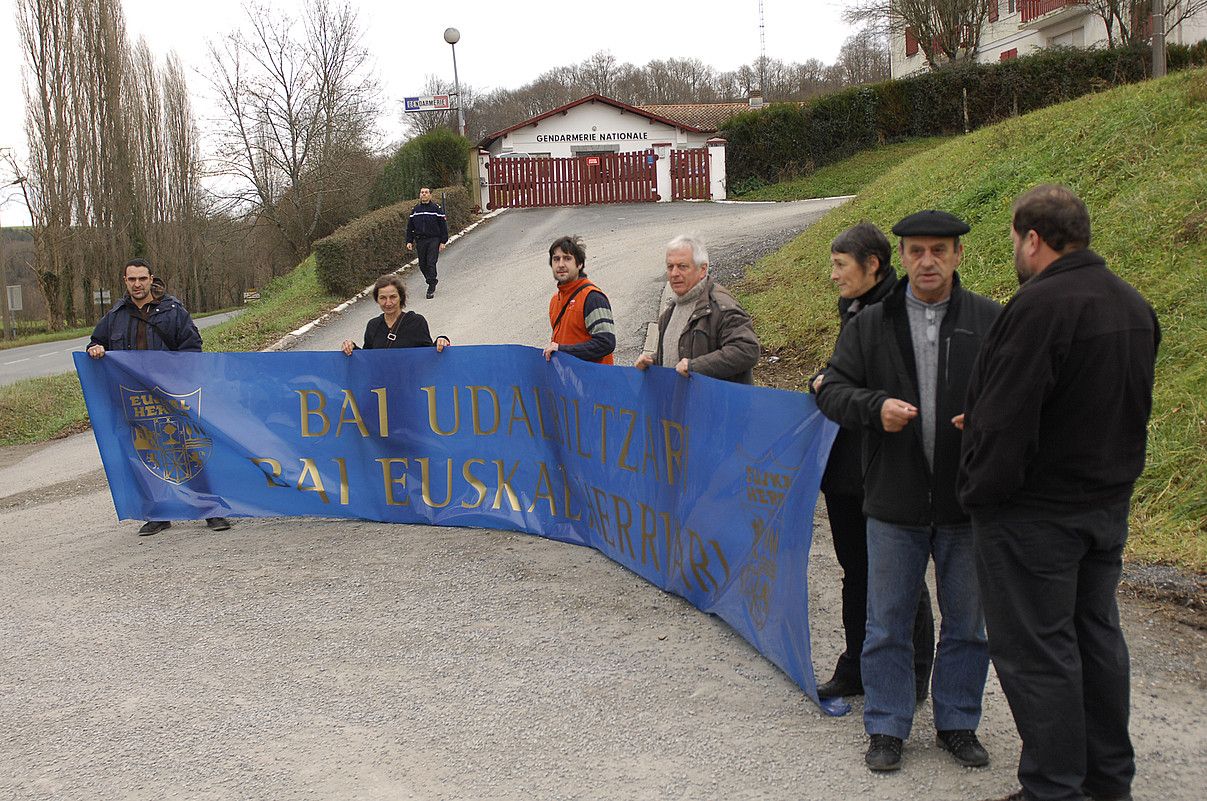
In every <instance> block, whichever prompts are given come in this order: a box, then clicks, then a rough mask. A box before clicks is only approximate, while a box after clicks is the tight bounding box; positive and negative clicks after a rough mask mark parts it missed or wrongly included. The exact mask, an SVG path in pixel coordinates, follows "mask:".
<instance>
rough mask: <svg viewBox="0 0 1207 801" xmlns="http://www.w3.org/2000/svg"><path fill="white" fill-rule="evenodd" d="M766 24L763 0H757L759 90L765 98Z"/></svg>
mask: <svg viewBox="0 0 1207 801" xmlns="http://www.w3.org/2000/svg"><path fill="white" fill-rule="evenodd" d="M766 29H767V26H766V25H765V24H764V23H763V0H759V92H760V93H761V94H762V95H763V99H764V101H765V100H766V99H767V30H766Z"/></svg>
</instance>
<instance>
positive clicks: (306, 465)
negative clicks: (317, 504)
mask: <svg viewBox="0 0 1207 801" xmlns="http://www.w3.org/2000/svg"><path fill="white" fill-rule="evenodd" d="M301 461H302V475H300V476H298V489H299V490H300V491H302V492H317V493H318V495H319V498H321V499H322V501H323V503H330V501H329V500H328V498H327V490H326V489H325V488H324V487H323V477H322V476H321V475H319V468H318V465H317V464H315V463H314V460H313V459H310V458H303V459H302V460H301ZM307 477H309V478H310V480H311V482H313V483H311V485H310V486H309V487H307V486H303V485H304V484H305V481H306V478H307Z"/></svg>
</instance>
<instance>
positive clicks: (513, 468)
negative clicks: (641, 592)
mask: <svg viewBox="0 0 1207 801" xmlns="http://www.w3.org/2000/svg"><path fill="white" fill-rule="evenodd" d="M75 364H76V369H77V371H78V372H79V375H80V383H81V384H82V385H83V388H84V398H85V401H86V402H87V404H88V413H89V416H90V417H91V418H92V429H93V431H94V433H95V435H96V440H97V444H98V445H99V447H100V452H101V458H102V460H103V461H104V465H105V472H106V474H107V476H108V478H109V486H110V489H111V491H112V493H113V503H114V506H115V507H116V508H117V514H118V517H119V518H122V519H138V520H186V519H201V518H205V517H219V516H221V517H277V516H306V515H310V516H317V517H349V518H363V519H368V520H380V521H385V522H393V523H426V524H432V525H444V526H475V527H482V528H499V529H511V530H515V531H525V532H528V533H531V534H537V535H540V536H542V537H549V538H551V539H555V540H561V541H563V542H570V543H574V544H576V545H587V546H590V547H592V548H595V549H597V550H599V551H601V552H602V553H604V554H606V555H607V556H608V557H610V558H611V559H613V560H615V561H616V562H619V563H620V564H622V565H624V566H625V567H627V568H628V569H630V570H632V571H633V572H635V573H637V574H638V575H640V576H642V577H643V578H645V579H647V580H648V581H650V582H652V583H654V584H655V585H657V586H658V587H661V588H662V589H664V590H667V591H669V592H673V593H675V594H677V595H680V596H682V597H684V598H686V599H687V600H688V601H690V602H691V603H692V604H693V605H695V606H696V607H697V608H699V609H700V610H702V611H704V612H708V613H711V614H715V615H718V616H720V617H721V618H722V619H724V620H725V621H726V622H727V623H728V624H729V625H730V626H732V627H733V628H734V629H735V630H737V631H738V632H739V633H740V634H741V635H742V636H743V637H745V638H746V639H747V640H748V641H749V642H750V643H751V644H752V645H754V647H755V648H757V649H758V650H759V651H760V652H761V653H762V654H764V655H765V656H766V657H767V658H768V659H770V660H771V661H772V662H774V663H775V664H776V665H778V666H779V667H780V668H781V669H783V670H784V671H785V672H786V673H787V674H788V675H789V676H791V677H792V679H793V680H794V681H795V682H796V683H797V684H798V685H799V686H800V687H801V688H802V689H803V690H804V691H805V692H806V693H807V694H808V695H809V696H810V697H812V698H813V699H814V700H817V696H816V683H815V679H814V676H813V668H812V663H811V659H810V647H809V625H808V582H807V576H808V572H807V570H808V559H809V548H810V545H811V542H812V536H813V510H814V506H815V504H816V501H817V493H818V485H819V483H820V481H821V474H822V471H823V469H824V466H825V462H826V457H827V455H828V453H829V449H830V444H831V442H832V441H833V439H834V434H835V432H836V430H837V429H836V427H835V425H834V424H833V423H831V422H829V421H828V420H826V419H825V418H824V417H822V415H821V414H820V413H819V412H818V411H817V408H816V406H815V405H814V403H813V399H812V397H811V396H809V395H805V394H802V393H797V392H787V391H783V390H775V389H767V388H761V387H747V386H739V385H735V384H730V383H726V382H723V381H716V380H713V379H710V378H705V377H702V376H692V377H691V378H690V379H684V378H682V377H681V376H679V375H677V374H676V373H675V372H674V371H673V370H667V369H663V368H660V367H656V368H651V369H649V370H647V371H645V372H642V371H638V370H635V369H633V368H626V367H612V366H605V365H597V364H590V363H587V362H583V361H579V360H578V359H574V358H569V357H565V356H560V355H555V356H554V358H553V360H552V361H551V362H546V361H545V360H544V358H543V357H542V356H541V352H540V351H539V350H537V349H534V348H527V347H520V346H515V345H492V346H472V347H467V346H462V347H454V348H448V349H446V350H445V351H444V352H443V353H437V352H436V350H435V349H434V348H411V349H398V350H369V351H356V352H355V353H353V354H352V355H351V356H345V355H343V354H342V353H339V352H330V353H327V352H292V353H167V352H158V351H139V352H131V351H116V352H110V353H108V354H106V355H105V357H104V358H103V359H96V360H94V359H90V358H88V356H87V355H85V354H83V353H77V354H75ZM823 708H826V710H827V711H828V712H831V713H835V712H840V711H841V709H840V707H839V706H837V705H830V706H829V707H823Z"/></svg>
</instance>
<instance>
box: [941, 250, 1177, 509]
mask: <svg viewBox="0 0 1207 801" xmlns="http://www.w3.org/2000/svg"><path fill="white" fill-rule="evenodd" d="M1160 343H1161V329H1160V326H1159V325H1158V323H1157V315H1156V313H1155V312H1153V310H1152V307H1150V306H1149V305H1148V303H1146V302H1145V300H1144V298H1143V297H1141V296H1140V293H1139V292H1137V291H1136V290H1135V289H1133V288H1132V287H1131V286H1130V285H1128V284H1127V282H1125V281H1124V280H1123V279H1121V278H1119V277H1118V276H1117V275H1115V274H1114V273H1112V272H1111V271H1110V270H1109V269H1107V266H1106V262H1104V261H1103V260H1102V257H1101V256H1099V255H1098V254H1096V253H1094V252H1093V251H1091V250H1079V251H1076V252H1074V253H1069V254H1066V255H1064V256H1062V257H1061V258H1059V259H1057V260H1056V261H1054V262H1052V264H1050V265H1049V266H1048V268H1047V269H1045V270H1044V271H1043V272H1041V273H1039V274H1038V275H1036V276H1034V277H1033V278H1031V279H1030V280H1028V281H1027V282H1026V283H1025V284H1023V286H1022V287H1021V288H1020V289H1019V291H1018V293H1017V294H1015V296H1014V298H1013V299H1011V301H1010V302H1009V303H1008V304H1007V305H1006V309H1005V311H1004V312H1003V313H1002V316H1001V317H1000V318H999V319H998V321H997V323H996V324H995V325H994V326H993V329H992V330H991V331H990V332H989V334H988V336H987V338H986V341H985V347H984V349H983V350H982V351H981V354H980V357H979V358H978V359H977V363H976V367H975V369H974V371H973V377H972V380H971V382H970V385H969V390H968V414H967V418H966V420H965V432H964V445H963V454H962V457H961V467H960V477H959V488H960V489H959V492H960V501H961V502H962V503H963V504H964V507H965V508H967V509H968V510H969V511H971V512H972V513H973V515H974V516H976V517H981V516H982V515H984V516H987V517H990V516H992V515H993V514H994V512H995V511H996V510H998V509H1000V508H1001V507H1002V506H1003V505H1010V506H1024V507H1031V508H1036V509H1049V510H1070V511H1072V510H1078V509H1086V508H1089V507H1093V506H1098V505H1102V504H1109V503H1113V502H1116V501H1124V500H1127V499H1128V498H1129V497H1130V496H1131V491H1132V485H1133V484H1134V483H1135V481H1136V478H1137V477H1138V476H1139V475H1140V472H1141V471H1142V470H1143V469H1144V448H1145V441H1146V433H1147V424H1148V416H1149V413H1150V412H1151V411H1152V388H1153V367H1154V362H1155V361H1156V355H1157V348H1158V346H1159V345H1160Z"/></svg>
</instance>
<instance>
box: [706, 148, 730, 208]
mask: <svg viewBox="0 0 1207 801" xmlns="http://www.w3.org/2000/svg"><path fill="white" fill-rule="evenodd" d="M726 144H727V143H726V141H725V140H724V139H720V138H716V139H709V140H708V177H709V181H708V196H709V198H710V199H711V200H724V199H725V145H726Z"/></svg>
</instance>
